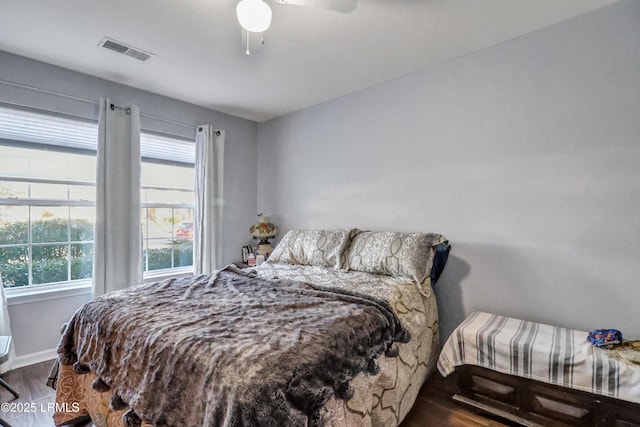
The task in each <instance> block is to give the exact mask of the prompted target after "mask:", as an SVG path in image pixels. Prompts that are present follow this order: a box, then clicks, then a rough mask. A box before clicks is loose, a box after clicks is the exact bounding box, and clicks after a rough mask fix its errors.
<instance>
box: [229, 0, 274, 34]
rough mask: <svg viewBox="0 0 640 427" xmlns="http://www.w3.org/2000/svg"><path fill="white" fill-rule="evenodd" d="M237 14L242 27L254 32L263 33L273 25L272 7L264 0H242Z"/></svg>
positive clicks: (237, 7) (237, 8)
mask: <svg viewBox="0 0 640 427" xmlns="http://www.w3.org/2000/svg"><path fill="white" fill-rule="evenodd" d="M236 15H238V22H240V25H241V26H242V28H244V29H245V30H247V31H251V32H252V33H262V32H263V31H266V30H267V29H268V28H269V26H270V25H271V15H272V13H271V8H270V7H269V5H268V4H266V3H265V2H264V1H262V0H242V1H241V2H240V3H238V6H236Z"/></svg>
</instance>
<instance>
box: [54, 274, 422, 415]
mask: <svg viewBox="0 0 640 427" xmlns="http://www.w3.org/2000/svg"><path fill="white" fill-rule="evenodd" d="M408 339H409V337H408V333H407V331H406V330H405V329H404V328H403V327H402V325H401V324H400V321H399V319H398V318H397V316H396V315H395V313H394V312H393V310H392V309H391V307H390V306H389V305H388V304H387V303H386V302H384V301H379V300H375V299H373V298H370V297H367V296H366V295H355V294H348V293H345V292H344V291H338V290H331V289H325V288H320V287H318V286H314V285H311V284H306V283H302V282H293V281H284V280H266V279H262V278H258V277H256V276H254V275H251V274H250V273H247V272H245V271H242V270H239V269H237V268H235V267H233V266H230V267H227V268H225V269H224V270H221V271H219V272H217V273H214V274H213V275H201V276H196V277H188V278H181V279H171V280H165V281H162V282H158V283H153V284H149V285H142V286H137V287H133V288H129V289H126V290H123V291H118V292H115V293H111V294H107V295H104V296H102V297H99V298H96V299H94V300H93V301H91V302H89V303H87V304H85V305H84V306H83V307H81V308H80V309H79V310H78V311H77V312H76V313H75V314H74V316H73V317H72V319H71V320H70V321H69V323H68V325H67V328H66V330H65V332H64V334H63V336H62V338H61V341H60V344H59V346H58V353H59V355H60V361H61V363H63V364H67V365H70V364H73V365H74V370H75V371H76V372H77V373H87V372H89V371H92V372H95V373H96V374H97V375H98V376H99V378H98V379H97V380H96V381H94V383H93V384H92V386H93V388H94V389H96V390H98V391H105V392H107V391H109V392H110V393H112V395H111V400H110V403H111V406H112V407H113V408H114V409H122V408H125V407H128V408H130V409H129V411H127V412H126V413H125V415H124V420H125V424H126V425H130V426H136V425H140V422H141V421H140V420H141V419H142V420H144V421H147V422H150V423H152V424H153V425H154V426H155V427H165V426H171V427H176V426H188V427H196V426H198V427H199V426H278V427H281V426H317V425H322V424H323V420H322V416H321V408H322V407H323V405H324V404H325V403H326V402H327V400H328V399H329V398H330V397H331V396H332V395H335V396H336V397H337V398H340V399H349V398H350V397H351V393H352V391H351V389H350V385H349V383H350V380H351V379H352V378H353V377H354V376H355V375H356V374H358V373H359V372H369V373H376V372H377V365H376V358H377V357H378V356H379V355H380V354H382V353H384V352H387V355H392V353H393V350H394V349H393V348H392V345H393V343H394V342H407V341H408Z"/></svg>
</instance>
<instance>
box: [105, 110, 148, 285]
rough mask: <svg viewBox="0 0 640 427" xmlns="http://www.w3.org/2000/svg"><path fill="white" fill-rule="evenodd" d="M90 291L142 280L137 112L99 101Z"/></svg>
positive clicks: (138, 116)
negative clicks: (91, 287)
mask: <svg viewBox="0 0 640 427" xmlns="http://www.w3.org/2000/svg"><path fill="white" fill-rule="evenodd" d="M98 132H99V133H98V156H97V162H98V168H97V177H96V226H95V237H94V249H93V295H94V296H99V295H103V294H105V293H107V292H111V291H115V290H118V289H124V288H127V287H129V286H133V285H137V284H139V283H141V282H142V228H141V223H140V111H139V110H138V108H137V107H128V108H122V107H118V106H115V105H114V104H112V103H111V102H110V101H109V100H108V99H101V100H100V116H99V122H98Z"/></svg>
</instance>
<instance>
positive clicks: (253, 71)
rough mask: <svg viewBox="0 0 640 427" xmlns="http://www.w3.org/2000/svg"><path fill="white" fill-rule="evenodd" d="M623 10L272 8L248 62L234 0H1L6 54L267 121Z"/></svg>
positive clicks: (384, 0)
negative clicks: (141, 54) (126, 48)
mask: <svg viewBox="0 0 640 427" xmlns="http://www.w3.org/2000/svg"><path fill="white" fill-rule="evenodd" d="M615 1H617V0H359V1H358V8H357V9H356V10H355V11H354V12H352V13H350V14H341V13H338V12H331V11H327V10H321V9H312V8H305V7H298V6H285V5H281V4H277V3H276V2H275V1H274V0H267V2H268V3H269V4H270V6H271V8H272V10H273V21H272V24H271V28H270V29H269V30H268V31H267V32H266V33H265V45H264V46H263V47H262V48H260V49H259V50H254V51H253V53H252V55H251V56H246V55H245V53H244V48H243V46H242V43H241V29H240V26H239V24H238V22H237V20H236V17H235V6H236V4H237V0H102V1H96V0H62V1H50V0H0V50H4V51H7V52H11V53H15V54H18V55H23V56H26V57H29V58H33V59H37V60H41V61H44V62H48V63H51V64H55V65H59V66H62V67H65V68H69V69H72V70H76V71H80V72H83V73H87V74H91V75H94V76H98V77H102V78H105V79H107V80H112V81H115V82H118V83H122V84H125V85H129V86H133V87H136V88H140V89H144V90H147V91H151V92H155V93H159V94H162V95H166V96H169V97H172V98H177V99H180V100H183V101H187V102H191V103H194V104H197V105H201V106H204V107H207V108H211V109H214V110H218V111H222V112H225V113H229V114H233V115H236V116H240V117H244V118H247V119H250V120H254V121H257V122H262V121H265V120H268V119H270V118H273V117H277V116H280V115H283V114H286V113H289V112H292V111H296V110H299V109H302V108H305V107H308V106H311V105H314V104H317V103H320V102H323V101H326V100H329V99H332V98H336V97H339V96H342V95H345V94H347V93H350V92H354V91H357V90H359V89H363V88H365V87H368V86H372V85H375V84H377V83H380V82H382V81H385V80H389V79H392V78H395V77H399V76H402V75H405V74H408V73H411V72H414V71H417V70H420V69H423V68H425V67H428V66H430V65H433V64H437V63H440V62H443V61H446V60H448V59H451V58H454V57H456V56H460V55H462V54H465V53H469V52H472V51H475V50H478V49H482V48H484V47H488V46H491V45H494V44H496V43H499V42H502V41H505V40H508V39H511V38H514V37H518V36H520V35H522V34H526V33H529V32H531V31H535V30H537V29H540V28H543V27H546V26H548V25H551V24H554V23H556V22H560V21H563V20H566V19H569V18H571V17H573V16H576V15H579V14H582V13H585V12H588V11H590V10H593V9H596V8H598V7H602V6H604V5H607V4H610V3H614V2H615ZM104 36H108V37H111V38H113V39H115V40H118V41H120V42H124V43H126V44H130V45H132V46H135V47H137V48H140V49H142V50H145V51H149V52H152V53H154V54H155V56H154V57H153V58H151V59H150V60H148V61H146V62H140V61H138V60H135V59H132V58H130V57H127V56H124V55H120V54H117V53H115V52H112V51H109V50H107V49H104V48H101V47H98V43H99V42H100V40H101V39H102V38H103V37H104Z"/></svg>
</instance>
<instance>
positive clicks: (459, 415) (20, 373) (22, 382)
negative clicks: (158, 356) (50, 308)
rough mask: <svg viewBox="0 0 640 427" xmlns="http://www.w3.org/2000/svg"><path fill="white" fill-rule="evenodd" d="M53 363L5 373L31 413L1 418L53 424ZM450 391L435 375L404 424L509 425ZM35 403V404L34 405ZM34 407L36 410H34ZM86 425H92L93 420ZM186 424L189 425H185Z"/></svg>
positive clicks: (2, 394) (33, 425) (30, 426)
mask: <svg viewBox="0 0 640 427" xmlns="http://www.w3.org/2000/svg"><path fill="white" fill-rule="evenodd" d="M51 363H52V362H43V363H39V364H37V365H32V366H28V367H25V368H20V369H16V370H14V371H11V372H8V373H6V374H4V375H2V378H4V379H5V380H6V381H7V382H8V383H9V384H10V385H11V386H12V387H13V388H14V389H15V390H16V391H17V392H18V393H19V394H20V398H18V399H15V400H12V399H13V395H11V393H9V392H8V391H6V390H5V389H4V388H2V387H0V401H1V402H10V403H11V404H15V405H13V406H14V407H19V406H20V405H18V404H30V405H28V406H29V408H28V412H25V413H18V412H9V413H7V412H3V411H0V418H3V419H4V420H5V421H7V422H9V423H11V425H12V427H52V426H53V421H52V419H51V417H52V416H53V410H52V408H50V407H49V405H50V404H52V403H53V402H54V400H55V391H54V390H52V389H50V388H49V387H47V386H46V385H45V382H46V381H47V377H48V375H49V369H50V368H51ZM450 393H451V390H450V388H448V387H447V386H446V385H445V383H444V382H443V381H442V380H441V378H440V377H439V375H438V374H437V373H436V374H434V375H433V376H432V377H431V378H430V379H429V381H427V383H426V384H425V386H424V387H423V388H422V391H421V392H420V395H419V396H418V399H417V400H416V403H415V405H414V406H413V409H412V410H411V412H410V413H409V415H407V417H406V418H405V420H404V422H403V423H402V424H401V427H426V426H434V427H448V426H451V427H507V426H513V425H515V424H509V423H508V422H505V421H499V420H495V419H491V418H488V417H484V416H482V415H479V414H477V413H474V412H473V411H472V410H470V409H465V408H462V407H459V406H457V404H456V403H455V402H453V401H452V400H451V399H450V397H449V395H450ZM33 404H35V406H34V405H33ZM32 409H34V410H32ZM83 427H93V424H92V423H89V424H86V425H84V426H83ZM184 427H186V426H184Z"/></svg>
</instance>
